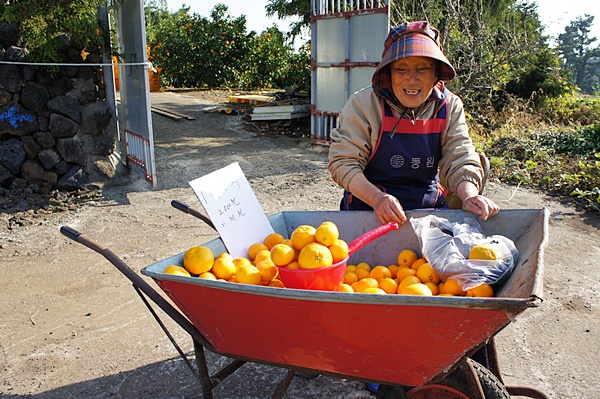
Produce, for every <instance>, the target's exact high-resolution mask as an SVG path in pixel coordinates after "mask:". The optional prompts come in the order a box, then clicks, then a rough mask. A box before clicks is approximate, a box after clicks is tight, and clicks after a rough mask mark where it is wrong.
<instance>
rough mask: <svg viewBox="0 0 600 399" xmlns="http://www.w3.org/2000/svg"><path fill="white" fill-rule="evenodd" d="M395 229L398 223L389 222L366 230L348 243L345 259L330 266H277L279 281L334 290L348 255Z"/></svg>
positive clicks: (291, 286)
mask: <svg viewBox="0 0 600 399" xmlns="http://www.w3.org/2000/svg"><path fill="white" fill-rule="evenodd" d="M397 229H398V223H394V222H390V223H388V224H384V225H382V226H379V227H376V228H374V229H373V230H370V231H367V232H366V233H365V234H363V235H361V236H360V237H358V238H356V239H355V240H354V241H352V242H351V243H350V244H348V256H347V257H346V258H345V259H343V260H341V261H339V262H337V263H334V264H333V265H331V266H327V267H321V268H318V269H288V268H286V267H278V269H279V276H280V278H281V281H282V282H283V285H285V287H286V288H296V289H304V290H320V291H335V290H337V288H338V286H339V285H340V284H341V282H342V281H343V280H344V274H346V265H347V263H348V259H349V258H350V255H352V254H353V253H355V252H356V251H358V250H359V249H361V248H362V247H364V246H365V245H367V244H369V243H370V242H372V241H374V240H376V239H377V238H379V237H381V236H383V235H385V234H387V233H389V232H390V231H392V230H397Z"/></svg>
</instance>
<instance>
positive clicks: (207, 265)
mask: <svg viewBox="0 0 600 399" xmlns="http://www.w3.org/2000/svg"><path fill="white" fill-rule="evenodd" d="M214 261H215V255H214V254H213V251H212V250H211V249H210V248H208V247H205V246H203V245H201V246H197V247H192V248H190V249H188V250H187V251H186V252H185V254H184V255H183V267H185V268H186V269H187V271H188V272H190V273H192V274H202V273H204V272H207V271H209V270H210V269H211V267H212V266H213V262H214Z"/></svg>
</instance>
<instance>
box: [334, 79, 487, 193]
mask: <svg viewBox="0 0 600 399" xmlns="http://www.w3.org/2000/svg"><path fill="white" fill-rule="evenodd" d="M382 101H387V100H383V99H382V98H381V97H379V96H378V95H377V94H375V92H374V91H373V88H372V87H367V88H364V89H362V90H360V91H358V92H356V93H354V94H353V95H352V96H350V98H349V99H348V101H347V102H346V104H345V105H344V108H343V109H342V112H341V114H340V117H339V128H335V129H333V130H332V131H331V140H332V143H331V146H330V148H329V171H330V172H331V177H332V179H333V180H334V181H335V182H336V183H337V184H339V185H340V186H341V187H343V188H344V189H346V190H348V184H349V183H350V180H352V178H353V177H354V176H355V175H356V174H357V173H362V172H363V170H364V169H365V167H366V166H367V162H368V160H369V157H370V156H371V151H372V150H373V148H375V145H376V144H377V140H378V138H379V133H380V131H381V120H382V106H381V104H382V103H381V102H382ZM437 104H438V102H437V101H426V103H425V104H423V105H422V106H421V107H420V108H419V109H418V110H417V111H416V119H431V118H432V117H433V115H434V112H435V109H436V106H437ZM390 105H391V107H392V109H393V110H394V113H395V115H396V116H400V115H402V111H401V110H400V109H399V107H398V106H396V105H394V104H393V103H390ZM448 111H449V114H448V123H447V124H446V130H445V131H444V132H443V138H442V158H441V159H440V163H439V176H440V181H441V182H442V183H443V184H444V185H445V187H446V188H448V189H449V190H450V191H452V192H456V188H457V186H458V184H459V183H461V182H462V181H464V180H468V181H471V182H473V183H474V184H475V185H476V186H477V189H480V188H481V182H482V181H483V174H484V171H483V168H482V167H481V164H480V161H479V154H478V153H477V152H476V151H475V147H474V146H473V142H472V141H471V138H470V137H469V134H468V127H467V124H466V120H465V113H464V110H463V103H462V100H461V99H460V98H459V97H458V96H456V95H455V94H452V93H451V94H450V95H449V98H448Z"/></svg>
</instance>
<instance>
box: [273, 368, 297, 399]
mask: <svg viewBox="0 0 600 399" xmlns="http://www.w3.org/2000/svg"><path fill="white" fill-rule="evenodd" d="M294 375H296V372H295V371H294V370H292V369H289V370H288V372H287V373H286V375H285V378H284V379H283V380H282V381H281V382H280V383H279V384H277V387H276V388H275V391H274V392H273V395H272V396H271V399H282V398H283V396H284V395H285V393H286V392H287V390H288V388H289V387H290V384H291V383H292V380H293V379H294Z"/></svg>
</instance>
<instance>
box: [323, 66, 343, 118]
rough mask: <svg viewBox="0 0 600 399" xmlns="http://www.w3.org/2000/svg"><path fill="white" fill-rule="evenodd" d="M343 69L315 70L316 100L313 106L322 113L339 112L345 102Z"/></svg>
mask: <svg viewBox="0 0 600 399" xmlns="http://www.w3.org/2000/svg"><path fill="white" fill-rule="evenodd" d="M345 79H346V74H345V73H344V68H318V69H317V87H318V91H317V98H316V102H315V106H316V108H317V109H318V110H319V111H323V112H339V111H340V110H341V109H342V107H343V106H344V103H345V102H346V100H347V97H346V93H345V92H344V87H345V85H346V84H345Z"/></svg>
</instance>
